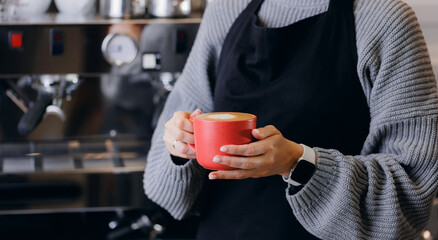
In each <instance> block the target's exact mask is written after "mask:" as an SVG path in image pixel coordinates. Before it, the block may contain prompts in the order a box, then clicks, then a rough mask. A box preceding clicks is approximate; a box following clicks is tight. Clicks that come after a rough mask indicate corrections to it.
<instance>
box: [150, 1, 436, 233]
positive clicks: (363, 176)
mask: <svg viewBox="0 0 438 240" xmlns="http://www.w3.org/2000/svg"><path fill="white" fill-rule="evenodd" d="M249 1H250V0H213V1H211V2H210V4H209V6H208V7H207V10H206V12H205V15H204V18H203V20H202V23H201V26H200V29H199V32H198V36H197V39H196V41H195V44H194V46H193V49H192V52H191V54H190V56H189V59H188V60H187V64H186V66H185V68H184V71H183V73H182V75H181V77H180V78H179V80H178V82H177V83H176V86H175V88H174V90H173V91H172V92H171V94H170V96H169V98H168V101H167V103H166V105H165V108H164V110H163V113H162V115H161V117H160V119H159V123H158V126H157V128H156V130H155V133H154V136H153V139H152V147H151V149H150V152H149V155H148V159H147V166H146V171H145V175H144V187H145V191H146V194H147V195H148V197H149V198H150V199H152V200H153V201H155V202H156V203H158V204H159V205H160V206H162V207H163V208H165V209H166V210H167V211H169V213H170V214H171V215H172V216H174V217H175V218H176V219H182V218H184V217H185V216H187V215H189V214H191V213H192V212H193V210H194V209H196V208H197V206H198V204H197V195H198V193H199V192H200V190H201V188H202V186H203V182H204V181H209V180H208V179H207V178H206V171H205V170H204V169H203V168H202V167H200V166H199V165H198V163H197V162H196V160H190V161H188V162H187V163H186V164H185V165H176V164H174V162H173V161H172V159H171V157H170V154H169V152H168V151H167V149H166V146H165V144H164V142H163V140H162V136H163V133H164V123H165V122H166V121H167V120H169V119H170V118H171V117H172V114H173V113H174V112H175V111H178V110H183V111H188V112H191V111H193V110H195V109H196V108H200V109H201V110H202V111H203V112H209V111H212V107H213V102H212V96H211V92H210V86H209V81H208V78H209V77H210V76H213V74H214V73H215V68H216V67H217V64H218V58H219V56H220V53H221V46H222V44H223V41H224V38H225V37H226V35H227V32H228V30H229V29H230V27H231V25H232V24H233V22H234V20H235V19H236V18H237V16H238V15H239V13H240V12H242V11H243V9H244V8H245V7H246V6H247V4H248V3H249ZM327 8H328V0H265V2H264V3H263V5H262V7H261V9H260V11H259V18H260V21H261V22H262V23H263V24H264V25H265V26H268V27H282V26H285V25H289V24H292V23H294V22H297V21H299V20H301V19H304V18H307V17H310V16H313V15H316V14H319V13H322V12H324V11H326V10H327ZM354 15H355V22H356V36H357V50H358V63H357V74H358V76H359V79H360V82H361V85H362V87H363V91H364V93H365V96H366V98H367V102H368V105H369V108H370V112H371V123H370V131H369V135H368V137H367V139H366V141H365V143H364V145H363V149H362V152H361V155H358V156H347V155H343V154H342V152H339V151H337V150H336V149H322V148H318V146H312V147H314V150H315V151H316V153H317V156H318V167H317V171H316V173H315V174H314V176H313V177H312V179H311V180H310V181H309V182H308V183H307V184H306V185H305V187H304V188H303V189H302V190H300V191H299V192H298V193H296V194H294V195H288V194H287V192H286V191H285V198H287V200H288V201H289V203H290V207H291V209H292V210H293V212H294V214H295V216H296V217H297V219H298V220H299V221H300V223H301V224H302V225H303V226H304V227H305V228H306V229H307V230H308V231H309V232H310V233H312V234H314V235H315V236H317V237H319V238H322V239H348V240H350V239H384V240H387V239H414V238H415V236H416V235H417V234H418V233H419V232H420V231H421V230H422V228H424V227H425V224H426V222H427V220H428V218H429V215H430V214H429V213H430V210H431V204H432V201H433V198H434V195H435V192H436V189H437V185H438V169H437V168H438V164H437V159H438V147H437V146H438V139H437V134H438V120H437V116H438V96H437V87H436V82H435V77H434V74H433V71H432V66H431V63H430V58H429V55H428V51H427V48H426V44H425V42H424V39H423V35H422V32H421V30H420V27H419V25H418V22H417V19H416V17H415V14H414V12H413V11H412V9H411V8H410V7H409V6H408V5H406V4H405V3H403V2H401V1H399V0H356V3H355V6H354ZM345 117H347V118H348V112H346V113H345ZM315 137H318V136H315ZM291 140H293V139H291ZM304 144H306V143H304ZM279 177H280V176H279ZM219 181H220V180H219ZM271 204H272V203H271Z"/></svg>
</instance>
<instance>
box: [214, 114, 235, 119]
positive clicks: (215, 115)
mask: <svg viewBox="0 0 438 240" xmlns="http://www.w3.org/2000/svg"><path fill="white" fill-rule="evenodd" d="M235 117H236V116H234V115H231V114H228V113H223V114H211V115H208V116H207V118H209V119H224V120H225V119H226V120H228V119H232V118H235Z"/></svg>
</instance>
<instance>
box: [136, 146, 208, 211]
mask: <svg viewBox="0 0 438 240" xmlns="http://www.w3.org/2000/svg"><path fill="white" fill-rule="evenodd" d="M160 163H161V164H160V165H159V169H150V168H146V172H145V176H144V184H143V185H144V188H145V193H146V195H148V197H149V198H150V199H151V200H152V201H154V202H155V203H158V204H159V205H160V206H161V207H163V208H164V209H166V210H167V211H168V212H169V213H170V214H171V215H172V216H173V217H174V218H175V219H182V218H184V217H185V216H187V214H188V212H189V211H190V209H191V208H192V206H193V204H194V201H195V199H196V195H195V194H197V193H198V192H199V190H200V188H201V187H202V179H203V178H204V177H203V176H204V175H205V173H204V171H203V169H202V167H200V166H199V164H198V163H197V162H196V160H189V161H188V162H187V163H186V164H184V165H176V164H175V163H174V162H173V161H172V159H171V157H170V154H169V153H165V154H163V155H162V158H161V160H160ZM195 188H198V189H195ZM197 190H198V191H197Z"/></svg>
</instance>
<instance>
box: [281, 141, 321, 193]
mask: <svg viewBox="0 0 438 240" xmlns="http://www.w3.org/2000/svg"><path fill="white" fill-rule="evenodd" d="M300 145H301V146H302V147H303V154H302V155H301V157H299V158H298V161H297V164H296V165H298V163H299V162H300V161H307V162H309V163H311V164H313V165H315V166H316V153H315V150H313V149H312V148H311V147H308V146H306V145H304V144H300ZM296 165H295V166H296ZM294 170H295V168H292V169H291V170H290V172H289V176H288V177H284V176H283V180H284V181H285V182H287V183H289V184H291V185H293V186H301V185H302V184H301V183H299V182H297V181H294V180H292V179H291V175H292V173H293V171H294Z"/></svg>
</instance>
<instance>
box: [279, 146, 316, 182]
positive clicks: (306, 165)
mask: <svg viewBox="0 0 438 240" xmlns="http://www.w3.org/2000/svg"><path fill="white" fill-rule="evenodd" d="M300 145H301V146H303V149H304V151H303V155H301V157H300V158H299V159H298V162H297V164H296V165H295V167H294V168H292V169H291V170H290V173H289V176H288V177H284V176H283V180H284V181H285V182H287V183H289V184H291V185H293V186H296V187H298V186H301V185H304V184H306V183H307V182H308V181H309V180H310V178H312V176H313V173H315V171H316V160H315V158H316V153H315V151H314V150H313V149H312V148H310V147H308V146H306V145H304V144H300Z"/></svg>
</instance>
